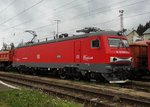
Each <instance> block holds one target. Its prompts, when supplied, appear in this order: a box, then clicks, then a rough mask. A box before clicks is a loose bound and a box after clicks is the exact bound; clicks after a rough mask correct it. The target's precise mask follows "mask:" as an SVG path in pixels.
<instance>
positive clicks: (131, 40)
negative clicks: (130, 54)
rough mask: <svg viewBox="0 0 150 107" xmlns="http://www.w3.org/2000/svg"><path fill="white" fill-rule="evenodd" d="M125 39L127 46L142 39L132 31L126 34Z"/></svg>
mask: <svg viewBox="0 0 150 107" xmlns="http://www.w3.org/2000/svg"><path fill="white" fill-rule="evenodd" d="M127 39H128V42H129V44H133V43H134V42H136V41H140V40H142V38H141V37H140V36H139V34H138V33H137V32H136V30H133V31H132V32H130V33H129V34H127Z"/></svg>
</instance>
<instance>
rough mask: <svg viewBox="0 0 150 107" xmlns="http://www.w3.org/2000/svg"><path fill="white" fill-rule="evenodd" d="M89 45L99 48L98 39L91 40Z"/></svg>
mask: <svg viewBox="0 0 150 107" xmlns="http://www.w3.org/2000/svg"><path fill="white" fill-rule="evenodd" d="M91 47H92V48H99V47H100V41H99V40H98V39H96V40H92V41H91Z"/></svg>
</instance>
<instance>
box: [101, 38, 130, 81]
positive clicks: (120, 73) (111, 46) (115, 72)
mask: <svg viewBox="0 0 150 107" xmlns="http://www.w3.org/2000/svg"><path fill="white" fill-rule="evenodd" d="M105 41H108V42H107V44H105V47H106V51H105V52H106V53H105V54H106V63H107V65H106V72H107V73H105V74H103V76H104V77H105V78H106V79H107V80H108V81H109V82H110V83H124V82H126V81H127V79H128V77H129V74H130V70H131V62H132V57H131V53H130V50H129V45H128V42H127V39H126V38H125V37H123V36H107V37H106V38H105Z"/></svg>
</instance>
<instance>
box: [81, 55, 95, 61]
mask: <svg viewBox="0 0 150 107" xmlns="http://www.w3.org/2000/svg"><path fill="white" fill-rule="evenodd" d="M93 59H94V58H93V56H87V55H83V60H85V61H89V60H93Z"/></svg>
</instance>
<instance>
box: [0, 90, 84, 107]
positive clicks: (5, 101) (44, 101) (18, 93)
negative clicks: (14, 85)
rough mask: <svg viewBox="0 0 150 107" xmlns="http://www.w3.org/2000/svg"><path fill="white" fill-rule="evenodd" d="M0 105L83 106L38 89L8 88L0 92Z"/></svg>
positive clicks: (33, 106)
mask: <svg viewBox="0 0 150 107" xmlns="http://www.w3.org/2000/svg"><path fill="white" fill-rule="evenodd" d="M0 107H83V105H82V104H79V103H75V102H73V101H67V100H62V99H60V98H57V97H54V96H49V95H47V94H43V93H42V92H40V91H32V90H11V91H10V90H9V91H3V92H0Z"/></svg>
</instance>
